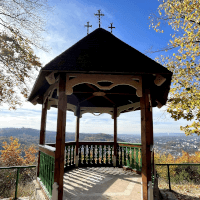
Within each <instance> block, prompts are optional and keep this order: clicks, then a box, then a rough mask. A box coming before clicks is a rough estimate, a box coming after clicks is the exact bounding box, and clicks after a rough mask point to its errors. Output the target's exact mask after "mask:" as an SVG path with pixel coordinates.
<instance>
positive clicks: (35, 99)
mask: <svg viewBox="0 0 200 200" xmlns="http://www.w3.org/2000/svg"><path fill="white" fill-rule="evenodd" d="M37 99H39V95H37V96H36V97H35V98H34V99H33V100H32V101H31V103H32V104H33V105H34V106H35V105H36V104H37V103H38V102H37Z"/></svg>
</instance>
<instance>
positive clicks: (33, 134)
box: [0, 128, 200, 158]
mask: <svg viewBox="0 0 200 200" xmlns="http://www.w3.org/2000/svg"><path fill="white" fill-rule="evenodd" d="M39 135H40V131H39V130H36V129H30V128H2V129H0V150H3V147H2V145H3V144H2V143H3V141H7V142H9V137H10V136H13V138H18V139H19V143H20V144H21V146H30V145H31V144H35V145H36V147H38V143H39ZM117 137H118V142H129V143H141V136H140V135H139V134H133V135H131V134H118V136H117ZM68 141H75V133H72V132H66V135H65V142H68ZM80 141H113V135H112V134H104V133H80ZM55 142H56V132H53V131H46V136H45V143H55ZM154 150H155V152H159V153H160V154H166V155H167V154H169V153H170V154H171V155H173V156H174V157H175V158H177V157H178V156H182V150H183V151H185V152H188V153H189V155H193V154H194V153H195V152H197V151H200V136H197V135H195V134H194V135H193V136H186V135H185V134H184V133H160V134H158V133H157V134H154ZM22 156H23V155H22Z"/></svg>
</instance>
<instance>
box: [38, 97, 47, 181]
mask: <svg viewBox="0 0 200 200" xmlns="http://www.w3.org/2000/svg"><path fill="white" fill-rule="evenodd" d="M43 101H44V99H43ZM47 104H48V98H47V99H46V102H43V104H42V115H41V126H40V141H39V144H42V145H44V144H45V132H46V119H47ZM39 172H40V151H39V152H38V167H37V177H39Z"/></svg>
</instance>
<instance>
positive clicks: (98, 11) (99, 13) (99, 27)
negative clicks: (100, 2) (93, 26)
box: [94, 10, 104, 28]
mask: <svg viewBox="0 0 200 200" xmlns="http://www.w3.org/2000/svg"><path fill="white" fill-rule="evenodd" d="M100 11H101V10H98V14H94V16H97V15H98V16H99V28H100V27H101V25H100V17H101V16H104V14H100Z"/></svg>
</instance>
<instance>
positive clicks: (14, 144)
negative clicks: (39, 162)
mask: <svg viewBox="0 0 200 200" xmlns="http://www.w3.org/2000/svg"><path fill="white" fill-rule="evenodd" d="M18 141H19V139H17V138H16V139H15V140H14V139H13V137H10V144H8V143H7V142H3V146H2V147H3V148H4V150H0V151H1V162H2V163H3V164H4V165H5V166H7V167H9V166H22V165H32V164H33V163H34V162H35V161H36V157H35V155H34V154H35V153H37V150H36V149H35V147H34V146H33V145H32V146H30V147H29V148H28V149H24V152H25V159H24V158H22V157H21V156H20V154H21V151H22V149H21V148H20V144H19V143H18Z"/></svg>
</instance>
